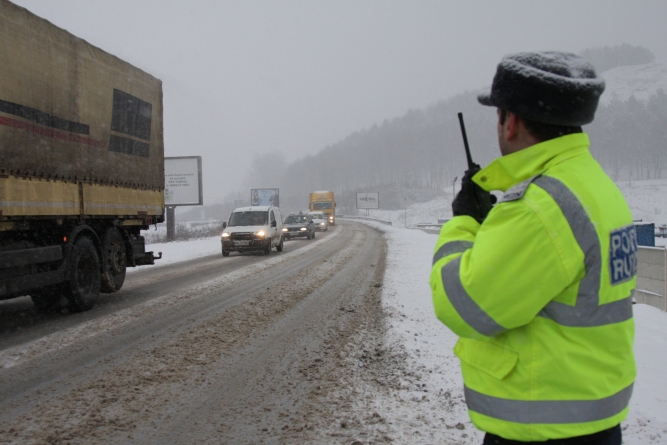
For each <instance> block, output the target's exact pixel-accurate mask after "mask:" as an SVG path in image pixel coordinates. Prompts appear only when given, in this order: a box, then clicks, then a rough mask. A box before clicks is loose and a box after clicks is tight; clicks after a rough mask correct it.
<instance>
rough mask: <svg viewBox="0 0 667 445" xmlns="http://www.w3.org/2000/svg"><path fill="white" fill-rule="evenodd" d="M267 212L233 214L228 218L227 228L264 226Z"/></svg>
mask: <svg viewBox="0 0 667 445" xmlns="http://www.w3.org/2000/svg"><path fill="white" fill-rule="evenodd" d="M267 215H268V212H255V211H248V212H234V213H232V216H231V217H230V218H229V227H233V226H263V225H265V224H266V221H267Z"/></svg>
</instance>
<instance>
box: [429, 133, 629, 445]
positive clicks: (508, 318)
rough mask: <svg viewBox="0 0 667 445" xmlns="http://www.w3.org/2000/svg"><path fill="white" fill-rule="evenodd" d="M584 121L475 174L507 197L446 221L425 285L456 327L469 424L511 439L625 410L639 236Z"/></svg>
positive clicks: (582, 425) (617, 418) (577, 426)
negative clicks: (478, 214) (594, 152)
mask: <svg viewBox="0 0 667 445" xmlns="http://www.w3.org/2000/svg"><path fill="white" fill-rule="evenodd" d="M588 147H589V140H588V136H587V135H586V134H584V133H578V134H572V135H567V136H563V137H560V138H557V139H553V140H549V141H546V142H542V143H539V144H536V145H533V146H531V147H529V148H527V149H524V150H521V151H518V152H516V153H513V154H510V155H507V156H504V157H501V158H499V159H496V160H495V161H494V162H492V163H491V164H489V166H488V167H486V168H484V169H483V170H481V171H480V172H478V173H477V174H476V175H475V176H474V177H473V180H474V181H475V182H476V183H477V184H479V185H480V186H481V187H482V188H484V189H485V190H488V191H491V190H501V191H503V192H505V195H504V196H503V198H501V199H500V200H499V202H498V203H497V204H496V205H495V206H494V208H493V209H492V210H491V212H490V213H489V215H488V217H487V218H486V219H485V220H484V222H483V223H482V224H481V225H480V224H479V223H478V222H477V221H475V220H474V219H473V218H471V217H469V216H457V217H454V218H452V219H451V220H450V221H448V222H447V223H446V224H445V225H444V226H443V227H442V230H441V232H440V237H439V239H438V243H437V245H436V247H435V254H434V258H433V269H432V271H431V277H430V283H431V289H432V292H433V304H434V306H435V312H436V315H437V317H438V318H439V319H440V320H441V321H442V322H443V323H444V324H446V325H447V326H448V327H449V328H450V329H451V330H452V331H453V332H454V333H455V334H457V335H458V336H459V337H460V339H459V341H458V343H457V344H456V346H455V348H454V352H455V354H456V355H457V356H458V357H459V359H460V360H461V370H462V374H463V380H464V385H465V397H466V403H467V405H468V412H469V414H470V418H471V420H472V422H473V423H474V424H475V426H477V427H478V428H479V429H481V430H482V431H486V432H491V433H493V434H496V435H498V436H501V437H503V438H506V439H513V440H521V441H543V440H547V439H556V438H565V437H574V436H581V435H586V434H592V433H595V432H597V431H601V430H604V429H607V428H611V427H613V426H615V425H617V424H618V423H620V422H621V421H622V420H623V419H625V417H626V416H627V413H628V404H629V401H630V396H631V394H632V385H633V382H634V379H635V374H636V370H635V362H634V355H633V351H632V342H633V338H634V320H633V318H632V290H633V289H634V287H635V283H636V270H637V235H636V231H635V228H634V225H633V223H632V215H631V213H630V209H629V208H628V205H627V203H626V201H625V199H624V198H623V195H622V194H621V192H620V191H619V190H618V188H617V187H616V185H615V184H614V183H613V182H612V181H611V179H610V178H609V177H608V176H607V175H606V174H605V173H604V171H603V170H602V168H601V167H600V165H599V164H598V163H597V162H596V161H595V160H594V159H593V157H592V156H591V154H590V152H589V151H588Z"/></svg>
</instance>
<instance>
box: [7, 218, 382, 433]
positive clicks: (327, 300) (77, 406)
mask: <svg viewBox="0 0 667 445" xmlns="http://www.w3.org/2000/svg"><path fill="white" fill-rule="evenodd" d="M318 235H320V234H318ZM297 243H299V241H292V242H290V243H287V244H286V247H287V246H289V245H294V246H297V245H298V244H297ZM308 243H310V244H308V245H306V243H305V242H304V243H302V244H301V246H302V247H301V248H299V249H293V250H292V251H288V250H289V249H287V248H286V249H285V252H284V253H283V254H273V255H272V256H271V257H269V258H268V259H266V257H263V258H261V257H254V258H253V257H246V256H236V257H234V256H233V257H231V258H229V259H225V260H222V259H220V260H218V259H217V258H216V259H213V258H208V259H207V258H204V259H202V260H200V261H191V262H188V263H181V264H180V266H174V267H166V266H165V267H163V268H161V269H156V270H155V271H151V272H150V273H148V272H147V273H145V274H132V275H130V277H129V282H128V287H127V289H126V290H125V291H124V292H126V293H127V297H128V298H129V296H130V295H132V299H133V300H134V301H132V303H131V304H130V303H123V302H124V301H126V300H127V299H126V298H120V299H118V298H117V299H116V301H115V302H113V303H112V302H110V301H106V302H105V301H101V302H100V303H101V304H100V306H99V309H97V310H96V311H92V312H91V313H92V314H93V315H88V314H85V315H84V314H75V315H71V316H70V317H64V318H63V317H61V318H60V319H53V320H46V321H43V322H41V323H37V324H36V325H32V326H31V327H30V328H28V329H22V328H19V327H16V329H14V331H13V332H9V333H7V334H6V335H5V336H4V337H10V338H11V340H5V339H3V341H4V342H5V345H4V346H3V347H2V351H1V352H0V383H1V384H0V403H1V406H2V407H3V409H2V410H1V411H0V443H21V444H23V443H105V444H106V443H128V442H131V443H156V444H157V443H259V442H266V443H294V442H297V443H311V442H312V443H317V442H321V437H320V434H321V433H322V431H323V430H324V429H325V428H324V427H325V426H326V425H328V424H329V423H330V422H331V417H330V415H331V414H332V411H333V410H334V409H335V408H336V406H337V405H339V404H345V403H348V404H349V403H350V402H351V401H352V400H351V399H350V398H349V397H350V396H351V394H350V388H348V387H347V386H346V384H345V381H346V379H347V378H348V377H349V376H350V375H354V373H355V372H356V373H357V374H358V366H357V365H356V361H355V362H349V364H348V365H346V364H345V360H341V359H342V358H344V357H346V356H348V355H355V356H356V354H357V353H358V352H359V350H360V349H359V348H364V347H365V344H364V341H363V340H362V341H360V337H361V338H368V339H371V340H372V339H374V338H379V337H380V335H378V332H377V331H378V329H380V327H381V326H382V317H383V315H382V310H381V308H380V307H381V302H380V297H381V286H382V278H383V273H384V264H385V256H386V242H385V240H384V238H383V236H382V234H381V233H380V232H378V231H377V230H375V229H373V228H370V227H368V226H364V225H360V224H351V223H345V222H343V223H342V224H340V225H338V226H337V227H336V230H334V231H333V232H330V234H328V236H318V239H317V240H316V241H315V242H308ZM237 263H238V264H237ZM158 295H159V296H158ZM124 304H126V306H123V305H124ZM79 316H81V317H79ZM88 317H90V318H88ZM62 320H69V321H62ZM59 323H61V324H62V325H59ZM63 323H69V325H64V324H63ZM34 331H39V332H40V334H35V333H34ZM373 351H374V352H372V353H373V354H379V353H380V350H379V349H377V350H373ZM371 416H372V413H371ZM376 420H377V419H376Z"/></svg>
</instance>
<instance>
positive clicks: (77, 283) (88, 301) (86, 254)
mask: <svg viewBox="0 0 667 445" xmlns="http://www.w3.org/2000/svg"><path fill="white" fill-rule="evenodd" d="M66 278H67V280H66V282H65V291H66V293H65V296H66V298H67V300H68V302H69V308H70V309H72V310H73V311H76V312H83V311H87V310H89V309H92V307H93V306H94V305H95V300H97V296H98V294H99V293H100V281H101V274H100V259H99V257H98V256H97V250H96V249H95V245H94V244H93V242H92V241H91V240H90V238H88V237H87V236H82V237H80V238H79V239H77V240H76V241H75V242H74V247H73V248H72V252H71V253H70V256H69V261H68V265H67V272H66Z"/></svg>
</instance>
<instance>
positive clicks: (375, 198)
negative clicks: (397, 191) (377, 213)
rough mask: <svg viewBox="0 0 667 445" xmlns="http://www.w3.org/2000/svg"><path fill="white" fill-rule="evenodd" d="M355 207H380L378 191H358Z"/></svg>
mask: <svg viewBox="0 0 667 445" xmlns="http://www.w3.org/2000/svg"><path fill="white" fill-rule="evenodd" d="M357 208H358V209H379V208H380V193H378V192H358V193H357Z"/></svg>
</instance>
